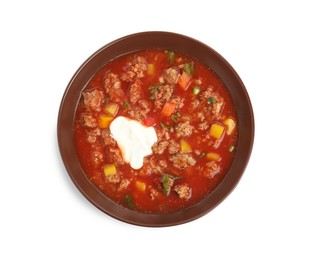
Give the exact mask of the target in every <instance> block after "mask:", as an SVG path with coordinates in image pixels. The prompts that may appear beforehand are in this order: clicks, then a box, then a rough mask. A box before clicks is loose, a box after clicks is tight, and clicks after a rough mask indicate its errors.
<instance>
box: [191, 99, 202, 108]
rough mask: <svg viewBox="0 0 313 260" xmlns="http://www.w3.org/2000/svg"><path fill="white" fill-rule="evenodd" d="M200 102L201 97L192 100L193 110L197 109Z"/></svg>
mask: <svg viewBox="0 0 313 260" xmlns="http://www.w3.org/2000/svg"><path fill="white" fill-rule="evenodd" d="M199 104H200V101H199V99H194V100H193V101H191V103H190V106H191V110H195V109H196V108H197V107H198V106H199Z"/></svg>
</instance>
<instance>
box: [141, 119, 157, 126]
mask: <svg viewBox="0 0 313 260" xmlns="http://www.w3.org/2000/svg"><path fill="white" fill-rule="evenodd" d="M143 124H144V125H145V126H148V127H149V126H154V125H155V119H154V118H153V117H151V116H147V117H146V118H145V119H144V120H143Z"/></svg>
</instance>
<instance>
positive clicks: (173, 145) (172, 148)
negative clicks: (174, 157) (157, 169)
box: [168, 140, 180, 154]
mask: <svg viewBox="0 0 313 260" xmlns="http://www.w3.org/2000/svg"><path fill="white" fill-rule="evenodd" d="M179 148H180V145H179V143H176V142H175V141H173V140H171V141H170V143H169V145H168V152H169V154H175V153H177V152H178V151H179Z"/></svg>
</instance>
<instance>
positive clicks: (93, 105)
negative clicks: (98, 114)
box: [82, 89, 104, 111]
mask: <svg viewBox="0 0 313 260" xmlns="http://www.w3.org/2000/svg"><path fill="white" fill-rule="evenodd" d="M82 95H83V98H84V104H85V106H86V108H87V109H88V110H94V111H100V110H101V108H102V106H103V101H104V93H103V91H101V90H98V89H94V90H92V91H85V92H83V93H82Z"/></svg>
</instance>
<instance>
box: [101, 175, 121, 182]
mask: <svg viewBox="0 0 313 260" xmlns="http://www.w3.org/2000/svg"><path fill="white" fill-rule="evenodd" d="M105 180H106V181H107V182H109V183H119V182H120V181H121V176H120V174H119V173H115V174H112V175H109V176H106V177H105Z"/></svg>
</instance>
